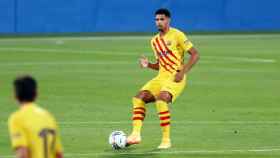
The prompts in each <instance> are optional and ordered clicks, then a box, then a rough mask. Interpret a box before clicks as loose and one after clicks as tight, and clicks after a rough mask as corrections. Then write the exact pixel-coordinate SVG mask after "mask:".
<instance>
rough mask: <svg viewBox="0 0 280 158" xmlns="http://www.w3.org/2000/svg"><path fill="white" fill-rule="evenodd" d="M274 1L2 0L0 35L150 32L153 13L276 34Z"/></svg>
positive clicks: (183, 22) (182, 23) (220, 28)
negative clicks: (164, 11)
mask: <svg viewBox="0 0 280 158" xmlns="http://www.w3.org/2000/svg"><path fill="white" fill-rule="evenodd" d="M279 6H280V1H278V0H266V1H263V0H134V1H131V0H28V1H24V0H1V1H0V19H1V21H0V33H5V34H9V33H12V34H15V33H73V32H75V33H76V32H153V31H155V27H154V23H153V18H154V17H153V14H154V11H155V10H156V9H158V8H160V7H164V8H168V9H170V10H171V13H172V19H173V22H172V24H173V25H174V26H176V27H178V28H179V29H182V30H184V31H188V32H212V31H214V32H226V31H231V32H232V31H246V32H248V31H250V32H253V31H262V32H264V31H279V29H280V20H279V19H280V12H279Z"/></svg>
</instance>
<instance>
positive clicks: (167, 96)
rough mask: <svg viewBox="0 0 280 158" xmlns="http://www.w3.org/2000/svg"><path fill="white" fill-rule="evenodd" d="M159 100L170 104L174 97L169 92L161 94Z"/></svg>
mask: <svg viewBox="0 0 280 158" xmlns="http://www.w3.org/2000/svg"><path fill="white" fill-rule="evenodd" d="M157 100H162V101H165V102H167V103H169V102H171V101H172V95H171V94H170V93H169V92H160V94H159V96H158V98H157Z"/></svg>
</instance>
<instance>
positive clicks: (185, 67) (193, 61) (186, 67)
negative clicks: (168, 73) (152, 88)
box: [175, 47, 199, 82]
mask: <svg viewBox="0 0 280 158" xmlns="http://www.w3.org/2000/svg"><path fill="white" fill-rule="evenodd" d="M188 53H189V55H190V58H189V60H188V62H187V63H186V64H184V65H183V66H182V69H181V70H180V71H179V72H177V74H176V76H175V82H180V81H181V80H182V79H183V78H184V74H186V73H188V72H189V71H190V70H191V68H192V67H193V66H194V65H195V64H196V63H197V61H198V60H199V53H198V51H197V50H196V49H195V48H194V47H192V48H191V49H189V51H188Z"/></svg>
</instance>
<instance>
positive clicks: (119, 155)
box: [100, 147, 160, 158]
mask: <svg viewBox="0 0 280 158" xmlns="http://www.w3.org/2000/svg"><path fill="white" fill-rule="evenodd" d="M158 151H160V150H158V149H154V150H147V151H141V152H140V151H135V148H133V147H130V148H126V149H122V150H119V151H118V150H117V151H114V152H112V150H104V153H108V154H104V155H102V156H100V157H102V158H124V157H125V158H159V157H160V153H157V152H158Z"/></svg>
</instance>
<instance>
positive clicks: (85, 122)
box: [59, 121, 280, 125]
mask: <svg viewBox="0 0 280 158" xmlns="http://www.w3.org/2000/svg"><path fill="white" fill-rule="evenodd" d="M144 123H145V124H158V122H157V121H146V122H144ZM59 124H61V125H87V124H93V125H102V124H103V125H105V124H107V125H113V124H116V125H118V124H131V122H130V121H60V122H59ZM172 124H247V125H248V124H280V121H173V122H172Z"/></svg>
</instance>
